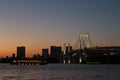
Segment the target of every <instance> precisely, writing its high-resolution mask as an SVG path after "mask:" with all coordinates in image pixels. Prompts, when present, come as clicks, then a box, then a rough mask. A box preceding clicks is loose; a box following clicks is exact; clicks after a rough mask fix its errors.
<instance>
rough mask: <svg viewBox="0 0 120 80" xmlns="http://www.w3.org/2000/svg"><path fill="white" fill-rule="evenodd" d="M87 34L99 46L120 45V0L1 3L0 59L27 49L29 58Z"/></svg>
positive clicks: (7, 0) (6, 0) (17, 0)
mask: <svg viewBox="0 0 120 80" xmlns="http://www.w3.org/2000/svg"><path fill="white" fill-rule="evenodd" d="M80 32H88V33H89V35H90V38H91V41H92V43H93V44H94V45H95V46H96V45H98V46H120V0H0V57H5V56H11V55H12V53H16V47H17V46H25V47H26V53H27V56H32V55H33V54H36V53H41V49H42V48H49V47H50V46H51V45H56V46H63V44H64V43H70V44H71V45H72V46H74V45H75V43H76V42H77V39H78V36H79V33H80Z"/></svg>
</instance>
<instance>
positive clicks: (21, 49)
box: [17, 46, 25, 58]
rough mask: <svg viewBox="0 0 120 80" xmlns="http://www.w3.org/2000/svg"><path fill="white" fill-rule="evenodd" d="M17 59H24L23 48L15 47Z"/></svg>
mask: <svg viewBox="0 0 120 80" xmlns="http://www.w3.org/2000/svg"><path fill="white" fill-rule="evenodd" d="M17 58H25V47H24V46H19V47H17Z"/></svg>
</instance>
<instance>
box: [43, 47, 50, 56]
mask: <svg viewBox="0 0 120 80" xmlns="http://www.w3.org/2000/svg"><path fill="white" fill-rule="evenodd" d="M48 56H49V54H48V49H42V57H43V58H48Z"/></svg>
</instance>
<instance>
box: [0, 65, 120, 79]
mask: <svg viewBox="0 0 120 80" xmlns="http://www.w3.org/2000/svg"><path fill="white" fill-rule="evenodd" d="M119 72H120V65H86V64H48V65H40V66H16V65H10V64H0V80H120V76H119V75H120V74H119Z"/></svg>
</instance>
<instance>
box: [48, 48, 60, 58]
mask: <svg viewBox="0 0 120 80" xmlns="http://www.w3.org/2000/svg"><path fill="white" fill-rule="evenodd" d="M50 49H51V50H50V52H51V57H54V58H57V59H60V58H61V56H62V55H61V54H62V48H61V47H60V46H51V47H50Z"/></svg>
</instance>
